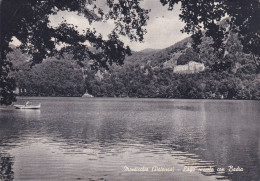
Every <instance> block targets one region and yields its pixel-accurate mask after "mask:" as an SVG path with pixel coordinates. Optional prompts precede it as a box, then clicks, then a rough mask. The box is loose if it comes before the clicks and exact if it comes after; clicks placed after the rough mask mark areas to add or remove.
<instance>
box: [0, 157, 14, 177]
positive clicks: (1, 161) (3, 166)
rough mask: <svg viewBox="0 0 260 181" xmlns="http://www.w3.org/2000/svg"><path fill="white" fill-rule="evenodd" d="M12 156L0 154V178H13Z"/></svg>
mask: <svg viewBox="0 0 260 181" xmlns="http://www.w3.org/2000/svg"><path fill="white" fill-rule="evenodd" d="M13 164H14V161H13V157H10V156H4V155H2V154H0V180H13V179H14V172H13V169H12V167H13Z"/></svg>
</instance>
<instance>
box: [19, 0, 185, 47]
mask: <svg viewBox="0 0 260 181" xmlns="http://www.w3.org/2000/svg"><path fill="white" fill-rule="evenodd" d="M97 1H98V2H97V3H98V5H99V7H100V6H101V7H102V6H104V7H105V2H106V1H105V0H97ZM141 7H143V8H145V9H150V10H151V12H150V13H149V20H148V21H147V27H146V29H147V34H146V35H145V36H144V41H143V42H141V43H140V42H130V40H129V39H128V38H127V37H120V39H121V40H122V41H123V42H124V43H125V44H126V45H128V46H130V48H131V49H132V50H134V51H141V50H144V49H147V48H151V49H163V48H167V47H169V46H171V45H173V44H175V43H176V42H178V41H180V40H182V39H184V38H186V37H187V36H188V35H187V34H183V33H181V32H180V30H181V29H182V28H183V27H184V23H183V22H181V21H180V20H179V13H180V5H176V6H175V7H174V9H173V10H172V11H169V10H168V9H167V7H166V6H162V4H161V3H160V0H143V1H142V2H141ZM49 19H50V22H51V23H50V25H51V26H57V25H58V24H59V23H61V22H62V21H64V20H66V21H67V22H68V23H70V24H74V25H76V26H78V30H79V31H82V30H84V29H86V28H93V27H94V28H95V29H96V31H97V32H98V33H101V34H102V35H103V37H104V38H105V37H106V36H107V35H108V34H109V33H110V32H111V30H112V29H113V21H112V20H111V21H108V22H107V23H101V22H95V23H93V24H91V25H89V23H88V21H87V20H86V19H85V18H84V17H83V16H79V15H77V14H76V13H71V12H64V11H63V12H59V13H58V14H57V15H55V16H50V18H49ZM14 41H15V40H14Z"/></svg>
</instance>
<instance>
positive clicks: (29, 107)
mask: <svg viewBox="0 0 260 181" xmlns="http://www.w3.org/2000/svg"><path fill="white" fill-rule="evenodd" d="M14 107H15V108H16V109H40V108H41V104H38V105H32V103H31V102H29V101H28V102H26V103H25V105H19V104H15V105H14Z"/></svg>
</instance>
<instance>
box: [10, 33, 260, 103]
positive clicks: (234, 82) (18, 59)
mask: <svg viewBox="0 0 260 181" xmlns="http://www.w3.org/2000/svg"><path fill="white" fill-rule="evenodd" d="M211 44H212V40H211V39H210V38H206V37H204V38H203V41H202V43H201V45H200V46H199V47H197V49H198V50H199V51H195V50H194V49H193V48H192V40H191V38H186V39H184V40H182V41H180V42H178V43H176V44H174V45H172V46H170V47H168V48H166V49H162V50H153V49H149V50H144V51H140V52H132V55H131V56H128V57H127V58H126V60H125V63H124V65H123V66H115V65H113V66H111V67H109V70H103V71H101V73H100V72H99V73H98V74H97V72H96V71H95V70H91V68H90V67H89V66H88V67H87V69H86V71H85V77H86V79H85V80H84V79H83V73H82V71H81V68H80V67H79V66H78V65H77V63H76V61H74V60H73V59H72V56H69V55H67V56H66V57H64V58H52V59H47V60H45V61H44V62H43V63H42V64H40V65H35V66H33V67H30V63H29V60H30V56H26V55H23V54H22V53H21V51H19V49H15V48H14V51H13V52H12V53H11V54H9V55H8V58H9V59H10V60H11V61H12V62H13V64H14V67H15V69H16V70H15V71H14V72H13V76H14V77H15V78H16V82H17V87H19V88H23V89H25V90H26V92H25V91H22V92H20V94H21V95H28V96H32V95H34V96H81V95H83V94H84V92H85V90H87V92H88V93H89V94H92V95H93V96H95V97H151V98H195V99H205V98H206V99H207V98H212V99H220V98H224V99H260V91H259V87H260V75H259V72H258V71H257V70H258V69H257V65H256V64H255V62H254V60H253V58H252V56H251V55H249V54H245V53H244V52H242V45H241V43H240V42H239V40H238V38H237V35H236V34H235V33H230V35H229V36H227V39H226V41H225V52H224V53H223V55H222V56H219V55H218V54H217V53H216V52H214V50H213V48H211V46H210V45H211ZM191 61H194V62H199V63H202V64H204V65H205V67H206V68H205V70H204V71H203V72H198V73H193V74H186V73H174V72H173V70H174V67H176V66H179V65H186V64H187V63H189V62H191Z"/></svg>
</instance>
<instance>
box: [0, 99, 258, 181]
mask: <svg viewBox="0 0 260 181" xmlns="http://www.w3.org/2000/svg"><path fill="white" fill-rule="evenodd" d="M27 100H30V101H32V102H33V103H35V104H38V103H41V106H42V107H41V109H40V110H17V109H0V180H26V181H28V180H62V181H63V180H107V181H108V180H136V181H140V180H149V181H150V180H152V181H153V180H154V181H157V180H167V181H168V180H174V181H176V180H177V181H178V180H184V181H186V180H187V181H194V180H241V181H246V180H250V181H253V180H255V181H259V180H260V120H259V118H260V111H259V110H260V102H259V101H239V100H178V99H175V100H171V99H129V98H35V97H34V98H33V97H31V98H28V97H27V98H22V97H20V98H18V103H24V102H25V101H27Z"/></svg>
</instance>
